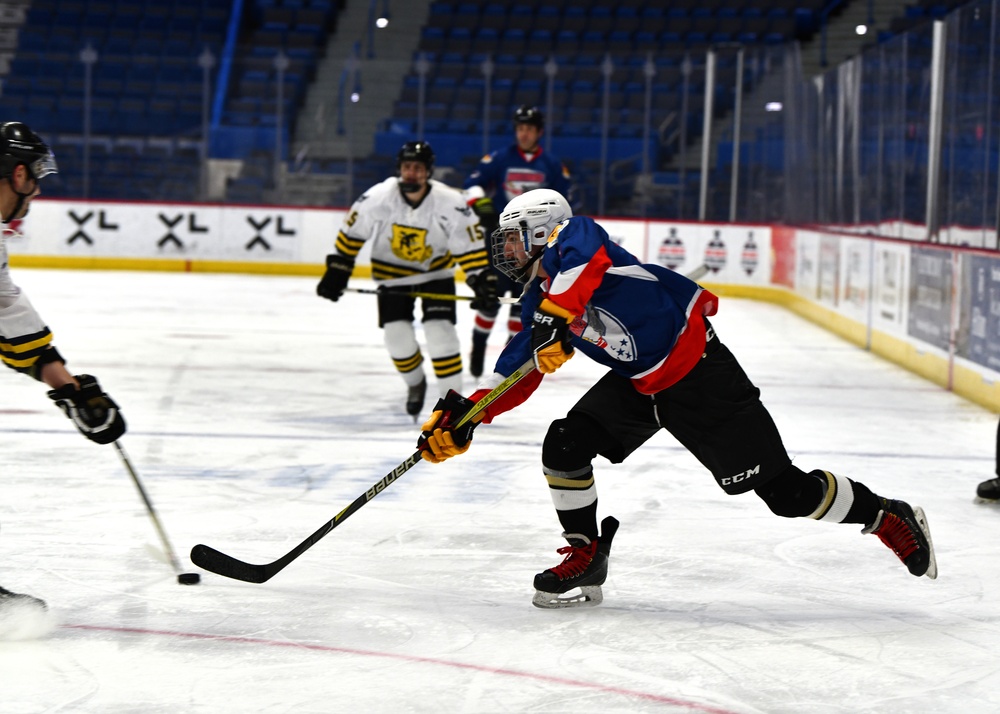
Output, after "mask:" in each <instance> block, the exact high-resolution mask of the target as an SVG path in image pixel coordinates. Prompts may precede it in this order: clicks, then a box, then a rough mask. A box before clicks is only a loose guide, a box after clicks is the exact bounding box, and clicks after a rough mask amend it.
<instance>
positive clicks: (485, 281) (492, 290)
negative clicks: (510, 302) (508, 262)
mask: <svg viewBox="0 0 1000 714" xmlns="http://www.w3.org/2000/svg"><path fill="white" fill-rule="evenodd" d="M465 284H466V285H468V286H469V287H470V288H472V291H473V292H474V293H475V294H476V297H475V299H474V300H473V301H472V302H471V303H470V305H471V306H472V309H473V310H482V311H483V312H496V311H497V310H499V309H500V297H499V294H498V291H497V274H496V273H494V272H493V271H492V270H491V269H489V268H487V269H486V270H484V271H482V272H481V273H476V274H475V275H470V276H469V277H467V278H466V279H465Z"/></svg>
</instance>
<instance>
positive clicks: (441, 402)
mask: <svg viewBox="0 0 1000 714" xmlns="http://www.w3.org/2000/svg"><path fill="white" fill-rule="evenodd" d="M474 406H476V403H475V402H473V401H470V400H468V399H466V398H465V397H463V396H462V395H461V394H459V393H458V392H456V391H455V390H454V389H450V390H448V394H447V395H445V397H444V399H438V402H437V404H435V405H434V411H433V413H432V414H431V416H430V419H428V420H427V421H426V422H425V423H424V425H423V426H422V427H420V428H421V430H422V432H423V433H421V434H420V438H419V439H418V440H417V448H418V449H420V451H421V452H422V453H421V454H420V455H421V456H422V457H423V459H424V460H425V461H430V462H431V463H432V464H440V463H441V462H442V461H447V460H448V459H450V458H451V457H452V456H458V455H459V454H464V453H465V452H466V451H468V450H469V446H471V445H472V432H473V430H474V429H475V428H476V427H477V426H479V421H478V420H476V419H475V418H473V419H470V420H468V421H467V422H465V423H464V424H462V425H461V426H456V424H458V422H460V421H461V420H462V417H464V416H465V415H466V414H468V413H469V411H470V410H471V409H472V407H474ZM477 416H479V415H477Z"/></svg>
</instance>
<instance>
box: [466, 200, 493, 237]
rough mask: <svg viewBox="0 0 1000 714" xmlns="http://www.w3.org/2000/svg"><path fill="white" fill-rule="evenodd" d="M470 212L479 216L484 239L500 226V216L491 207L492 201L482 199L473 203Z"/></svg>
mask: <svg viewBox="0 0 1000 714" xmlns="http://www.w3.org/2000/svg"><path fill="white" fill-rule="evenodd" d="M472 211H473V213H475V214H476V215H477V216H479V225H481V226H482V227H483V231H484V232H485V233H486V237H487V238H489V237H490V236H491V235H493V231H495V230H496V229H497V226H499V225H500V215H499V214H498V213H497V209H496V207H495V206H494V205H493V199H492V198H489V197H484V198H480V199H478V200H476V201H473V202H472Z"/></svg>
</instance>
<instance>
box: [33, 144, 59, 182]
mask: <svg viewBox="0 0 1000 714" xmlns="http://www.w3.org/2000/svg"><path fill="white" fill-rule="evenodd" d="M28 170H29V171H30V172H31V175H32V176H34V177H35V178H36V179H43V178H45V177H46V176H48V175H49V174H57V173H59V167H58V166H56V157H55V156H53V154H52V152H51V151H50V152H49V153H48V154H46V155H45V156H43V157H42V158H40V159H36V160H34V161H32V162H31V163H30V164H28Z"/></svg>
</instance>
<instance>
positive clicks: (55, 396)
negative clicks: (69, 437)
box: [49, 374, 125, 444]
mask: <svg viewBox="0 0 1000 714" xmlns="http://www.w3.org/2000/svg"><path fill="white" fill-rule="evenodd" d="M76 381H78V382H79V383H80V388H79V389H77V388H76V387H75V386H74V385H72V384H64V385H63V386H61V387H59V389H53V390H52V391H50V392H49V399H51V400H52V401H54V402H55V403H56V406H57V407H59V408H60V409H62V410H63V411H64V412H65V413H66V416H67V417H69V418H70V419H72V420H73V424H75V425H76V428H77V429H79V430H80V433H81V434H83V435H84V436H85V437H87V438H88V439H90V440H91V441H94V442H97V443H98V444H110V443H111V442H112V441H115V440H116V439H117V438H118V437H120V436H121V435H122V434H124V433H125V420H124V419H122V415H121V412H119V411H118V405H117V404H115V402H114V400H113V399H112V398H111V397H109V396H108V395H107V394H105V393H104V391H103V390H102V389H101V385H100V384H98V383H97V380H96V379H94V378H93V377H91V376H90V375H89V374H80V375H77V377H76Z"/></svg>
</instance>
